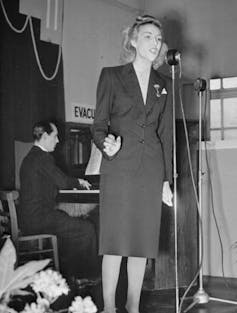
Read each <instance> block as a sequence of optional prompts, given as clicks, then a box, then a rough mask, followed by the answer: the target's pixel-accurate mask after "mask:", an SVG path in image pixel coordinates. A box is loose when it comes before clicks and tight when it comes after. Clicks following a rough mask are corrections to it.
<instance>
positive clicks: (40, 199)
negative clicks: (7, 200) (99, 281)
mask: <svg viewBox="0 0 237 313" xmlns="http://www.w3.org/2000/svg"><path fill="white" fill-rule="evenodd" d="M33 138H34V146H33V147H32V149H31V150H30V152H29V153H28V154H27V156H26V157H25V158H24V160H23V162H22V164H21V168H20V186H21V188H20V209H19V210H18V215H19V224H20V228H21V230H22V232H23V234H26V235H29V234H37V233H49V234H55V235H56V236H57V238H58V247H59V262H60V269H61V272H62V274H63V276H64V277H65V278H69V277H77V278H88V277H89V276H94V275H95V274H96V271H97V268H98V256H97V239H96V231H95V227H94V225H93V223H92V222H91V221H90V220H88V219H83V218H79V217H71V216H69V215H67V214H66V213H65V212H63V211H61V210H57V208H56V195H57V192H58V190H59V189H67V188H77V187H80V186H83V187H84V188H87V189H89V188H90V184H89V182H87V181H86V180H83V179H77V178H71V177H68V176H66V175H65V174H64V173H63V172H62V171H61V170H60V169H59V168H58V167H57V166H56V165H55V163H54V159H53V156H52V155H51V154H50V152H52V151H54V149H55V146H56V144H57V143H58V142H59V140H58V130H57V127H56V126H55V124H53V123H51V122H39V123H36V124H35V125H34V127H33Z"/></svg>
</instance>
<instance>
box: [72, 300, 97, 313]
mask: <svg viewBox="0 0 237 313" xmlns="http://www.w3.org/2000/svg"><path fill="white" fill-rule="evenodd" d="M96 312H97V307H96V306H95V304H94V303H93V301H92V300H91V297H85V298H84V299H82V298H81V297H80V296H77V297H76V298H75V299H74V301H73V302H72V304H71V306H70V308H69V313H96Z"/></svg>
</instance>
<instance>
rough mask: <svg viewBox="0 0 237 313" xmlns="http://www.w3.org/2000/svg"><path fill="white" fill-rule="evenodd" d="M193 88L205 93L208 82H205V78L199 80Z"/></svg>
mask: <svg viewBox="0 0 237 313" xmlns="http://www.w3.org/2000/svg"><path fill="white" fill-rule="evenodd" d="M193 86H194V89H195V90H196V91H204V90H206V87H207V83H206V80H205V79H203V78H198V79H197V80H196V81H195V82H194V84H193Z"/></svg>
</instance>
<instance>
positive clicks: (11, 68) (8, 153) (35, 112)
mask: <svg viewBox="0 0 237 313" xmlns="http://www.w3.org/2000/svg"><path fill="white" fill-rule="evenodd" d="M3 3H4V6H5V8H6V11H7V14H8V17H9V19H10V21H11V22H12V24H13V25H14V26H15V27H16V28H22V26H23V24H24V21H25V18H26V17H25V16H24V15H22V14H20V13H19V0H11V1H6V0H4V1H3ZM33 27H34V33H35V38H36V44H37V48H38V52H39V57H40V61H41V64H42V67H43V69H44V71H45V73H46V74H47V76H51V75H52V73H53V72H54V69H55V66H56V62H57V57H58V45H55V44H52V43H48V42H44V41H40V39H39V38H40V21H39V20H38V19H35V18H33ZM0 32H1V33H0V34H1V37H0V188H1V189H8V188H9V189H10V188H13V187H14V183H15V182H14V179H15V167H14V164H15V161H14V140H21V141H32V136H31V129H32V125H33V124H34V123H35V122H36V121H39V120H44V119H54V120H58V121H59V122H60V123H61V124H62V123H63V122H64V121H65V110H64V86H63V62H62V58H61V63H60V67H59V71H58V74H57V76H56V77H55V78H54V79H53V80H52V81H47V80H45V79H44V78H43V77H42V75H41V74H40V71H39V68H38V66H37V63H36V58H35V54H34V50H33V44H32V39H31V34H30V28H29V24H28V26H27V28H26V30H25V31H24V32H23V33H21V34H18V33H16V32H14V31H13V30H12V29H11V28H10V27H9V25H8V24H7V22H6V20H5V17H4V15H3V12H2V9H1V7H0Z"/></svg>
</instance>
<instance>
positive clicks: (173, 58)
mask: <svg viewBox="0 0 237 313" xmlns="http://www.w3.org/2000/svg"><path fill="white" fill-rule="evenodd" d="M179 61H180V53H179V52H178V51H177V50H174V49H172V50H168V52H167V55H166V62H167V63H168V64H169V65H171V69H172V108H173V119H172V121H173V124H172V127H173V178H174V191H173V192H174V197H173V199H174V200H173V203H174V205H173V208H174V241H175V256H174V257H175V304H176V313H179V282H178V226H177V225H178V223H177V177H178V175H177V162H176V123H175V122H176V121H175V65H177V64H178V63H179Z"/></svg>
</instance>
